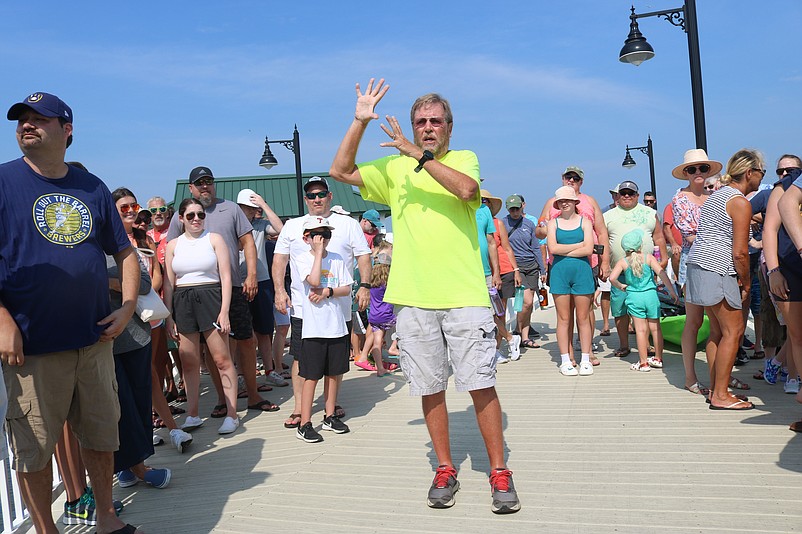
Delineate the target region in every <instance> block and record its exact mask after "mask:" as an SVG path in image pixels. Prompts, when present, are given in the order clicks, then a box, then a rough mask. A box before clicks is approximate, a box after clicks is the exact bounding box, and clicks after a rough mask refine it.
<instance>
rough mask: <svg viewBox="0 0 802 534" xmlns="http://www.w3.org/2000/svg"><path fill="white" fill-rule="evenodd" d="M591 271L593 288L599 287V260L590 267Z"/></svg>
mask: <svg viewBox="0 0 802 534" xmlns="http://www.w3.org/2000/svg"><path fill="white" fill-rule="evenodd" d="M591 271H592V272H593V288H594V289H599V273H601V260H599V263H597V264H596V267H593V268H592V269H591Z"/></svg>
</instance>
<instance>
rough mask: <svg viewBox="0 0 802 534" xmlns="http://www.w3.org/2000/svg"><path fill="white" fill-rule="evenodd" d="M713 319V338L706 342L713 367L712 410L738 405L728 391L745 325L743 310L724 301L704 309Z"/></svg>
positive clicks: (711, 371) (710, 365) (711, 321)
mask: <svg viewBox="0 0 802 534" xmlns="http://www.w3.org/2000/svg"><path fill="white" fill-rule="evenodd" d="M705 311H706V312H707V315H708V317H709V318H710V338H709V339H708V341H707V348H706V354H707V364H708V366H709V367H710V403H711V405H713V406H728V405H730V404H733V403H737V402H738V399H736V398H735V397H734V396H733V395H732V394H731V393H730V392H729V389H728V386H729V382H730V375H731V374H732V366H733V364H734V363H735V356H736V354H737V352H738V347H740V346H741V339H742V338H743V335H744V322H743V316H742V315H741V310H738V309H735V308H733V307H732V306H730V305H729V304H728V303H727V301H722V302H719V303H718V304H716V305H715V306H707V307H705Z"/></svg>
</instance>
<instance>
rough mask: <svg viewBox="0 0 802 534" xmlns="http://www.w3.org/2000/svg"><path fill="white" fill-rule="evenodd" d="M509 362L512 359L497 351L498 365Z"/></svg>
mask: <svg viewBox="0 0 802 534" xmlns="http://www.w3.org/2000/svg"><path fill="white" fill-rule="evenodd" d="M508 361H510V359H509V358H507V357H506V356H504V354H503V353H502V352H501V351H500V350H497V351H496V363H507V362H508Z"/></svg>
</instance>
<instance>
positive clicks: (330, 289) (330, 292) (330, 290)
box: [326, 287, 334, 299]
mask: <svg viewBox="0 0 802 534" xmlns="http://www.w3.org/2000/svg"><path fill="white" fill-rule="evenodd" d="M328 290H329V296H328V297H326V298H327V299H330V298H331V296H332V295H334V289H333V288H331V287H329V288H328Z"/></svg>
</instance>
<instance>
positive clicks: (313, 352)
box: [298, 334, 350, 380]
mask: <svg viewBox="0 0 802 534" xmlns="http://www.w3.org/2000/svg"><path fill="white" fill-rule="evenodd" d="M349 337H350V336H349V334H346V335H344V336H342V337H335V338H325V337H310V338H306V339H304V340H303V343H302V349H301V353H302V354H301V358H300V359H299V360H298V374H299V375H300V376H301V377H303V378H305V379H307V380H320V379H321V378H323V377H324V376H339V375H344V374H345V373H347V372H348V368H349V367H350V364H349V362H348V352H349V343H348V338H349Z"/></svg>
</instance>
